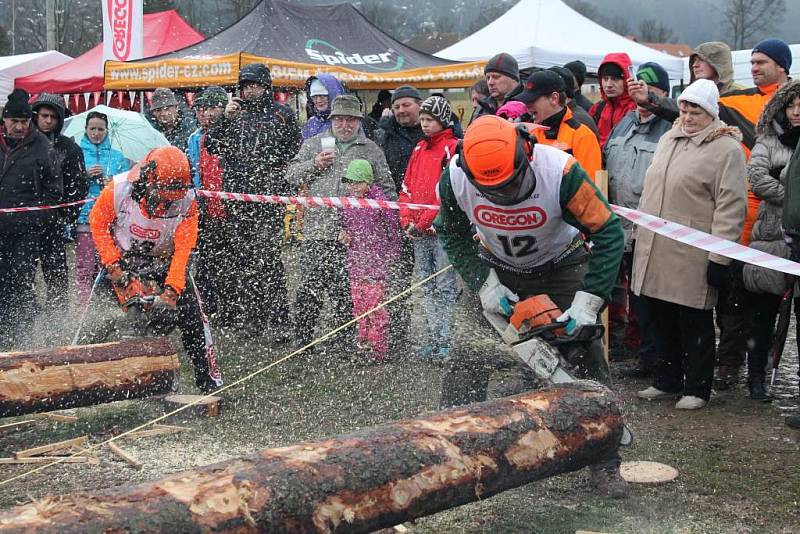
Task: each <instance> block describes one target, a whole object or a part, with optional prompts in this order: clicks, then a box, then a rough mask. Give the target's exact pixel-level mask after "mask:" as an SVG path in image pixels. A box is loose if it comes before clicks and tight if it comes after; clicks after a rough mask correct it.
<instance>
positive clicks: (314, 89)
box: [308, 78, 328, 96]
mask: <svg viewBox="0 0 800 534" xmlns="http://www.w3.org/2000/svg"><path fill="white" fill-rule="evenodd" d="M308 92H309V94H310V95H311V96H328V88H327V87H325V84H324V83H322V82H321V81H319V79H317V78H314V79H313V80H311V86H310V87H309V89H308Z"/></svg>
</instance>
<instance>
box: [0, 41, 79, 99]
mask: <svg viewBox="0 0 800 534" xmlns="http://www.w3.org/2000/svg"><path fill="white" fill-rule="evenodd" d="M71 59H72V58H71V57H69V56H67V55H64V54H62V53H61V52H56V51H55V50H48V51H47V52H35V53H33V54H18V55H16V56H0V105H3V106H4V105H5V104H6V99H7V98H8V94H9V93H10V92H11V91H12V90H13V89H14V79H16V78H21V77H22V76H28V75H29V74H36V73H37V72H42V71H43V70H47V69H49V68H52V67H57V66H59V65H61V64H62V63H66V62H67V61H70V60H71Z"/></svg>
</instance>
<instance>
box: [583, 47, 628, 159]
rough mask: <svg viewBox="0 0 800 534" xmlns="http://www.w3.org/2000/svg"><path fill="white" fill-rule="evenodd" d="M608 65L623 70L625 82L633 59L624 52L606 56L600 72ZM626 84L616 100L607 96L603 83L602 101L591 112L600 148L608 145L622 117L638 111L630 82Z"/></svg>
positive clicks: (596, 103) (601, 86)
mask: <svg viewBox="0 0 800 534" xmlns="http://www.w3.org/2000/svg"><path fill="white" fill-rule="evenodd" d="M608 63H613V64H614V65H617V66H618V67H619V68H620V69H622V72H623V80H625V78H626V77H627V75H628V74H627V73H628V70H629V67H630V66H631V58H630V57H628V54H626V53H624V52H612V53H611V54H606V56H605V57H604V58H603V62H602V63H600V67H599V68H598V70H599V69H600V68H602V67H603V65H606V64H608ZM624 83H625V88H624V90H623V92H622V94H621V95H620V96H615V97H614V98H609V97H608V96H606V92H605V91H604V90H603V84H602V83H601V84H600V96H601V97H602V100H601V101H600V102H595V104H594V105H593V106H592V108H591V109H590V110H589V115H591V117H592V118H593V119H594V121H595V123H597V130H598V131H599V132H600V146H604V145H605V144H606V140H607V139H608V136H609V135H610V134H611V130H613V129H614V126H616V125H617V123H619V121H621V120H622V117H624V116H625V115H627V114H628V112H629V111H633V110H634V109H636V103H635V102H634V101H633V99H632V98H631V97H630V95H628V82H627V81H625V82H624Z"/></svg>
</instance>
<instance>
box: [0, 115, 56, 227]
mask: <svg viewBox="0 0 800 534" xmlns="http://www.w3.org/2000/svg"><path fill="white" fill-rule="evenodd" d="M63 194H64V190H63V187H62V182H61V175H60V173H59V172H58V168H57V164H56V155H55V150H54V149H53V147H52V145H51V144H50V142H49V141H48V140H47V138H46V137H45V136H44V135H43V134H42V133H40V132H39V130H37V129H36V128H35V127H34V126H33V125H31V127H30V129H29V130H28V133H27V134H26V135H25V137H24V138H23V139H22V140H21V141H19V142H18V143H17V144H15V145H14V146H13V147H11V146H9V145H8V143H7V141H6V137H5V135H3V134H2V133H0V208H20V207H28V206H47V205H50V204H57V203H58V202H60V201H61V199H62V198H63ZM55 211H56V210H42V211H31V212H20V213H0V240H2V239H5V237H4V236H5V235H7V234H25V233H28V232H36V231H38V230H41V229H42V227H43V226H44V225H48V224H52V223H53V222H54V221H55V220H56V219H57V216H56V214H55Z"/></svg>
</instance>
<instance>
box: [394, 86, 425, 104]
mask: <svg viewBox="0 0 800 534" xmlns="http://www.w3.org/2000/svg"><path fill="white" fill-rule="evenodd" d="M400 98H415V99H417V100H422V95H421V94H419V91H418V90H417V88H416V87H413V86H411V85H401V86H400V87H398V88H397V89H395V90H394V93H392V104H394V102H395V100H398V99H400Z"/></svg>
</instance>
